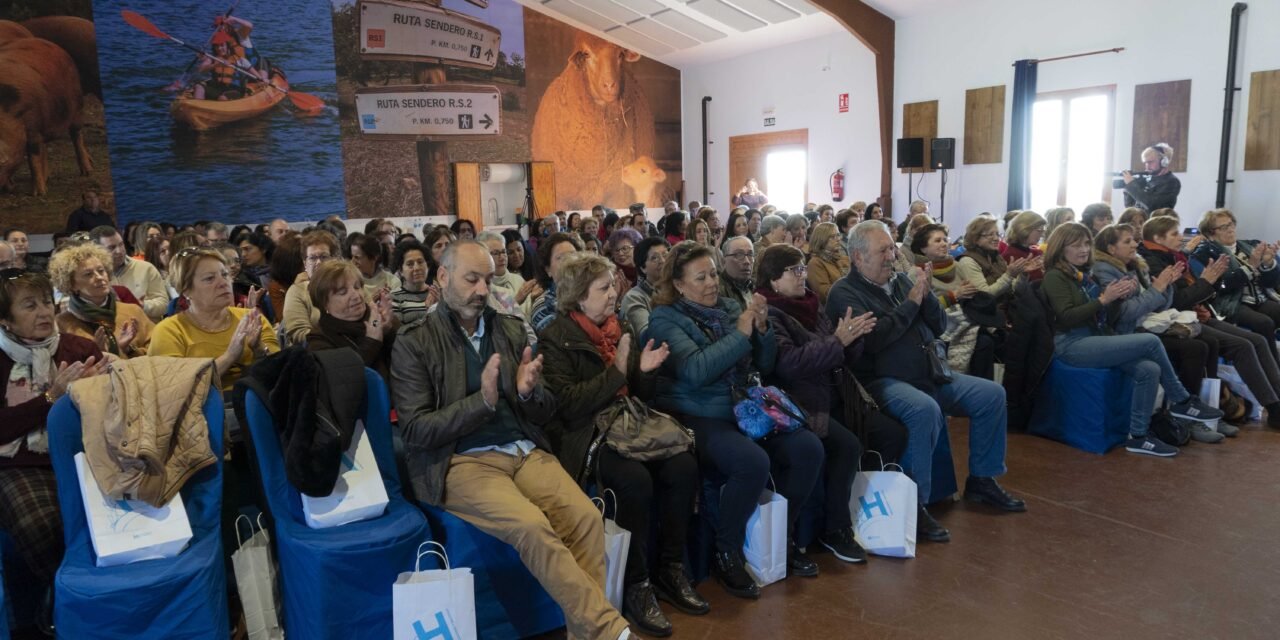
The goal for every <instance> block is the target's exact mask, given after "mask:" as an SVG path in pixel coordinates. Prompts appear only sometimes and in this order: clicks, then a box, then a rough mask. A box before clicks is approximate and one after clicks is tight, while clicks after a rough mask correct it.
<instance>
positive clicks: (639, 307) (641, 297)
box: [618, 238, 671, 335]
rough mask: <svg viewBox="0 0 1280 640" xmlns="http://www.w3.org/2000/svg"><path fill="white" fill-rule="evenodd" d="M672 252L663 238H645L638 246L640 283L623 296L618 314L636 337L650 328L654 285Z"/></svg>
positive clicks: (637, 258)
mask: <svg viewBox="0 0 1280 640" xmlns="http://www.w3.org/2000/svg"><path fill="white" fill-rule="evenodd" d="M670 251H671V245H670V243H668V242H667V241H666V240H663V239H662V238H645V239H644V240H641V241H640V244H638V245H636V254H635V260H636V264H637V265H638V268H637V269H636V272H637V273H638V274H639V276H640V281H639V282H637V283H636V286H634V287H631V290H630V291H627V294H626V295H624V296H622V311H621V312H620V313H619V314H618V315H620V316H621V317H622V319H623V320H626V321H627V324H629V325H631V328H632V330H634V331H635V332H636V335H640V334H642V333H644V331H645V329H648V328H649V312H650V311H651V310H652V308H653V283H655V282H657V281H658V278H661V277H662V265H663V264H664V263H665V262H666V260H667V253H669V252H670Z"/></svg>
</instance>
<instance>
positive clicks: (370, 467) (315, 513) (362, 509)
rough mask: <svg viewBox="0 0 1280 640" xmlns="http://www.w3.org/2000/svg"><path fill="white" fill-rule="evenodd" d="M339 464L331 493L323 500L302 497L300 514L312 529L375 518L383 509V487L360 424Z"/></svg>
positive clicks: (384, 500)
mask: <svg viewBox="0 0 1280 640" xmlns="http://www.w3.org/2000/svg"><path fill="white" fill-rule="evenodd" d="M341 464H342V473H340V474H339V475H338V482H337V483H336V484H334V485H333V493H331V494H329V495H327V496H325V497H323V498H313V497H311V496H308V495H303V496H302V513H303V515H305V516H306V519H307V526H308V527H311V528H312V529H325V528H328V527H336V526H338V525H343V524H347V523H348V522H358V521H360V520H368V519H370V518H376V517H378V516H380V515H382V512H383V511H386V509H387V487H386V485H384V484H382V474H381V473H379V471H378V461H377V460H375V459H374V457H373V446H372V445H370V444H369V436H368V434H366V433H365V431H364V421H363V420H357V421H356V430H355V433H353V434H352V435H351V446H350V447H349V448H348V449H347V450H346V451H345V452H343V454H342V462H341Z"/></svg>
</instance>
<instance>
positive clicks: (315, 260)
mask: <svg viewBox="0 0 1280 640" xmlns="http://www.w3.org/2000/svg"><path fill="white" fill-rule="evenodd" d="M332 259H333V256H331V255H328V254H325V255H322V256H307V260H306V261H307V262H309V263H311V264H319V263H321V262H325V261H327V260H332Z"/></svg>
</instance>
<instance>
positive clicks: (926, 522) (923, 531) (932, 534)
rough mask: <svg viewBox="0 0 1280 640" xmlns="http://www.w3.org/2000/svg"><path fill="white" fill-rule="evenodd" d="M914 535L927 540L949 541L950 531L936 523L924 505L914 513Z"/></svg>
mask: <svg viewBox="0 0 1280 640" xmlns="http://www.w3.org/2000/svg"><path fill="white" fill-rule="evenodd" d="M916 535H917V536H918V537H920V538H924V539H925V540H928V541H929V542H951V532H950V531H947V528H946V527H944V526H942V525H940V524H938V521H937V520H934V519H933V516H931V515H929V512H928V511H926V510H925V508H924V507H920V513H918V514H917V515H916Z"/></svg>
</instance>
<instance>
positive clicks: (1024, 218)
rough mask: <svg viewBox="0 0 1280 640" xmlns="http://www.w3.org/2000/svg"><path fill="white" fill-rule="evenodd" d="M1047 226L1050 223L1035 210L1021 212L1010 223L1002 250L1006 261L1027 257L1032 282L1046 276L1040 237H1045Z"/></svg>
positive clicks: (1029, 277) (1028, 276)
mask: <svg viewBox="0 0 1280 640" xmlns="http://www.w3.org/2000/svg"><path fill="white" fill-rule="evenodd" d="M1054 211H1057V209H1054ZM1068 211H1069V209H1068ZM1047 227H1048V223H1047V222H1046V221H1045V219H1044V218H1042V217H1040V214H1038V213H1036V212H1034V211H1023V212H1022V213H1019V214H1018V215H1016V216H1014V218H1013V220H1012V221H1011V222H1010V223H1009V232H1008V233H1006V234H1005V238H1004V249H1003V250H1002V251H1001V252H1000V256H1001V257H1003V258H1004V260H1005V262H1014V261H1016V260H1022V259H1027V260H1028V261H1029V264H1028V267H1027V279H1028V280H1030V281H1032V282H1039V281H1040V280H1041V279H1043V278H1044V258H1043V256H1044V252H1043V251H1041V250H1040V239H1041V238H1042V237H1044V235H1045V229H1046V228H1047Z"/></svg>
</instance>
